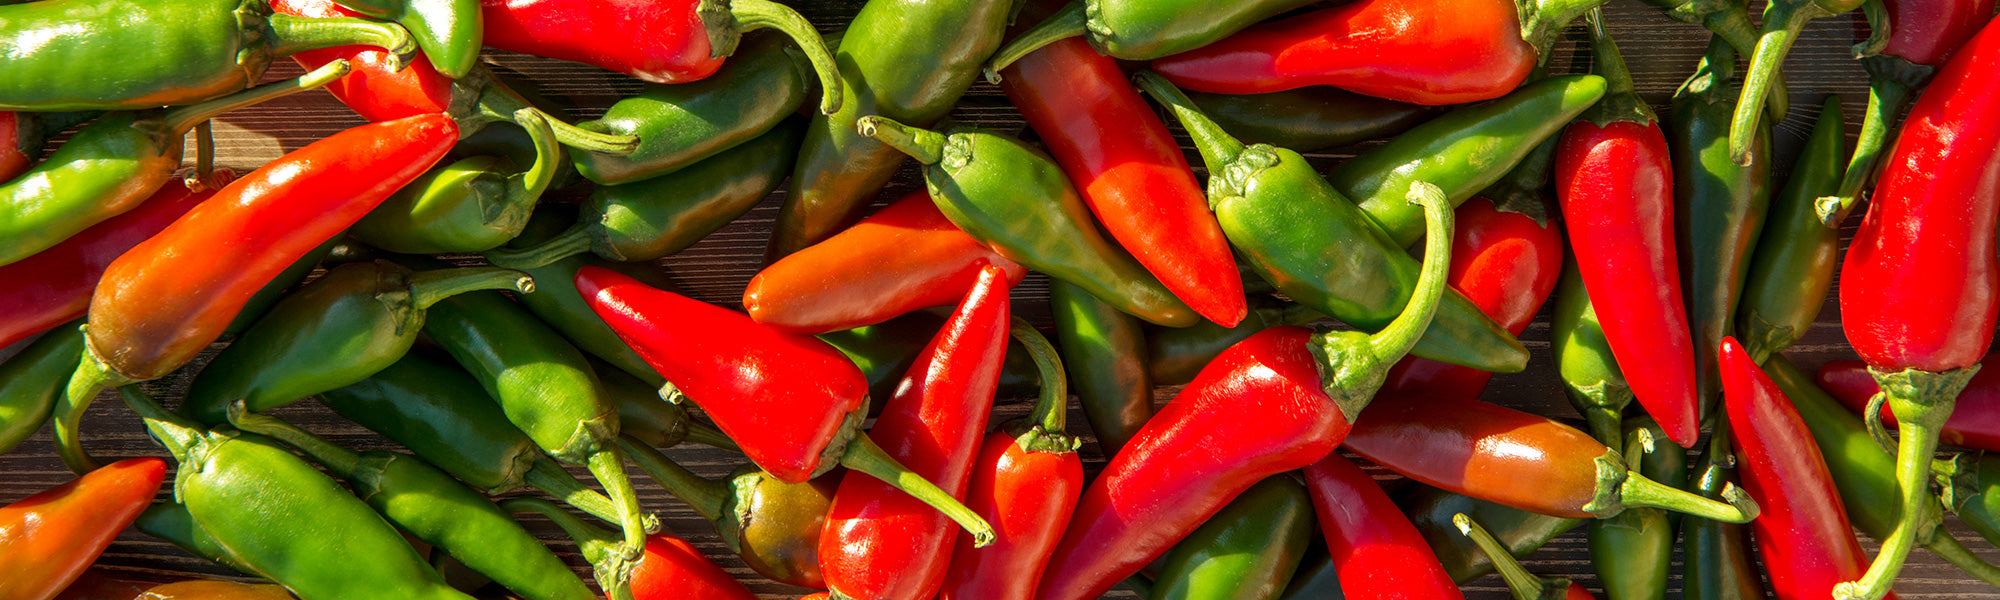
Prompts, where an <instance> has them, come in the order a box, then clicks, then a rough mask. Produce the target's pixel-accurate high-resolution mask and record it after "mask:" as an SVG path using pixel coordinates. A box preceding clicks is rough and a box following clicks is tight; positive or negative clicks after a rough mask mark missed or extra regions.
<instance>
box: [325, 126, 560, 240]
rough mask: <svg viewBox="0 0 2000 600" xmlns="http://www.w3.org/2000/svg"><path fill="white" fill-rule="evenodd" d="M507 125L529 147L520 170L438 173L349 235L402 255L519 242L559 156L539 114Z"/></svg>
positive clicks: (477, 161) (470, 165) (483, 164)
mask: <svg viewBox="0 0 2000 600" xmlns="http://www.w3.org/2000/svg"><path fill="white" fill-rule="evenodd" d="M514 122H515V123H519V124H520V127H521V128H522V129H523V130H525V131H526V132H527V134H528V137H529V139H531V140H533V143H534V145H535V149H536V152H535V154H534V156H535V158H534V162H533V163H531V164H529V166H528V168H527V169H526V170H517V169H519V168H520V167H518V166H517V163H515V162H514V160H513V159H510V158H508V157H504V156H490V155H489V156H473V157H470V158H464V159H460V160H457V161H454V162H452V163H450V164H445V165H439V166H438V167H435V168H433V169H431V171H430V172H429V173H425V174H424V175H423V176H421V177H418V178H417V179H416V181H412V182H410V184H409V185H407V186H404V187H403V189H401V190H397V191H396V193H395V194H394V195H391V196H389V199H387V200H384V201H382V204H381V205H380V206H377V207H376V208H375V210H372V211H369V212H368V215H367V216H365V217H362V218H361V220H360V221H358V222H355V224H354V228H353V229H350V230H348V235H351V236H353V237H354V239H357V240H361V241H362V242H365V243H367V244H368V245H370V246H374V247H377V248H381V249H383V250H388V251H390V252H403V253H409V254H444V253H451V252H479V251H483V250H490V249H493V248H497V247H499V246H500V245H501V244H505V243H507V241H508V240H512V239H514V237H515V236H518V235H520V234H521V229H522V228H523V227H526V226H527V224H528V217H529V215H531V214H533V213H534V211H535V204H536V203H538V202H540V201H541V199H542V193H543V192H546V191H548V189H549V186H550V184H552V183H554V182H555V179H556V175H557V174H558V173H559V172H560V171H561V169H562V161H563V150H562V146H561V145H560V144H557V143H556V140H555V137H554V136H555V132H554V131H553V130H551V129H550V128H549V121H548V118H547V117H544V116H543V113H540V112H537V111H534V110H530V109H522V110H521V111H519V112H516V113H514Z"/></svg>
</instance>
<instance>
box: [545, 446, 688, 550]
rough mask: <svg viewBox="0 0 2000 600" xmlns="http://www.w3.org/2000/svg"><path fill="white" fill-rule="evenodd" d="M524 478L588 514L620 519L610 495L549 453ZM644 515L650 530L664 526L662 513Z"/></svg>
mask: <svg viewBox="0 0 2000 600" xmlns="http://www.w3.org/2000/svg"><path fill="white" fill-rule="evenodd" d="M524 479H525V482H526V483H527V484H528V487H532V488H535V489H538V490H541V491H543V492H547V493H548V494H549V495H551V496H555V497H557V498H561V499H562V501H563V503H564V504H568V505H570V506H574V507H576V509H577V510H581V511H583V512H584V513H585V514H588V515H590V516H593V517H597V518H599V519H602V520H603V521H604V522H606V523H618V522H620V515H621V514H622V513H620V512H619V511H618V508H617V505H616V504H614V503H613V502H612V501H611V499H610V498H606V497H605V496H604V494H599V493H597V492H596V491H593V490H591V489H590V488H586V487H583V482H581V481H577V479H576V476H575V475H571V474H569V471H567V470H564V469H563V468H562V465H559V464H556V461H555V459H553V458H549V457H548V456H547V455H543V456H541V457H540V458H538V459H536V460H535V462H534V464H533V465H530V466H529V467H528V473H527V475H526V476H525V478H524ZM642 518H643V519H644V522H645V525H646V531H647V532H653V531H659V530H660V521H659V519H658V517H655V516H653V515H650V514H648V515H644V516H643V517H642Z"/></svg>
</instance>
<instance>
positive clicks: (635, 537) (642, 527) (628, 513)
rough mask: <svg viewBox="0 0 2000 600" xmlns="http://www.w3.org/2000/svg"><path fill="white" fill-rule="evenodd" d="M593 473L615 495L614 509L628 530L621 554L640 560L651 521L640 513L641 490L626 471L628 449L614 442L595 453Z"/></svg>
mask: <svg viewBox="0 0 2000 600" xmlns="http://www.w3.org/2000/svg"><path fill="white" fill-rule="evenodd" d="M588 467H589V468H590V474H591V475H592V476H595V477H596V478H597V483H598V484H599V485H602V486H604V493H605V495H607V496H610V497H611V506H612V510H613V511H615V512H614V514H615V515H616V516H617V517H618V520H617V521H615V522H616V523H618V527H619V529H623V530H624V531H625V545H624V546H623V547H621V548H619V554H620V555H621V556H623V557H624V558H625V559H626V560H638V558H639V554H640V553H641V552H644V551H645V550H646V531H647V528H648V527H647V524H646V519H645V517H644V516H643V515H640V514H639V494H638V492H636V491H634V490H633V489H632V479H631V478H630V477H627V476H626V475H625V453H624V452H620V451H618V447H617V446H610V447H606V448H603V449H600V450H598V451H597V452H594V453H591V455H590V460H589V465H588Z"/></svg>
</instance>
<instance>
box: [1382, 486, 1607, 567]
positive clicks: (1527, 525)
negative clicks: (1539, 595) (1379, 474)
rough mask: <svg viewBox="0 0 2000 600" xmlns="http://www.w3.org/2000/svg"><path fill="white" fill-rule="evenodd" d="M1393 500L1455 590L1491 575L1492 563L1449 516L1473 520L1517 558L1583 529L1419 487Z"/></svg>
mask: <svg viewBox="0 0 2000 600" xmlns="http://www.w3.org/2000/svg"><path fill="white" fill-rule="evenodd" d="M1392 497H1394V498H1395V499H1396V505H1397V506H1400V507H1402V508H1403V514H1405V515H1408V516H1409V517H1410V524H1412V525H1415V526H1417V531H1418V532H1421V533H1423V535H1424V541H1425V542H1428V543H1430V546H1431V551H1432V552H1436V553H1437V556H1438V562H1440V563H1443V564H1444V570H1445V572H1446V573H1450V574H1451V579H1452V581H1456V582H1458V583H1460V584H1464V583H1468V582H1470V581H1472V580H1474V579H1478V578H1480V577H1483V576H1485V575H1486V574H1487V573H1492V572H1493V568H1494V567H1493V560H1492V559H1491V558H1489V557H1488V556H1486V553H1485V552H1483V551H1481V550H1480V549H1479V547H1478V546H1477V545H1474V544H1473V543H1472V541H1471V540H1468V539H1465V536H1464V535H1461V534H1459V532H1458V528H1457V526H1455V525H1453V524H1452V522H1451V518H1452V515H1456V514H1458V513H1465V514H1468V515H1472V516H1473V517H1474V518H1477V519H1479V521H1480V522H1481V523H1485V524H1486V525H1487V526H1488V527H1491V528H1493V531H1494V536H1495V537H1497V538H1499V539H1500V540H1501V543H1502V544H1504V545H1505V546H1506V547H1507V549H1508V551H1509V552H1511V553H1512V554H1513V555H1514V556H1517V557H1518V556H1527V555H1528V554H1530V553H1532V552H1534V551H1535V550H1537V549H1540V548H1541V547H1542V545H1543V544H1547V543H1548V542H1549V540H1552V539H1555V537H1556V536H1558V535H1562V534H1563V533H1564V532H1567V531H1569V530H1571V529H1575V528H1576V527H1577V526H1578V525H1582V524H1583V523H1584V520H1583V519H1566V518H1562V517H1552V516H1549V515H1543V514H1536V513H1531V512H1528V511H1525V510H1521V509H1518V508H1513V507H1509V506H1505V505H1501V504H1496V503H1492V502H1487V501H1485V500H1480V499H1477V498H1473V497H1471V496H1466V495H1464V494H1454V493H1452V492H1447V491H1444V490H1441V489H1438V488H1434V487H1431V486H1428V485H1423V484H1421V483H1411V484H1410V485H1407V486H1404V488H1403V489H1402V490H1399V491H1398V492H1397V493H1396V494H1394V495H1393V496H1392Z"/></svg>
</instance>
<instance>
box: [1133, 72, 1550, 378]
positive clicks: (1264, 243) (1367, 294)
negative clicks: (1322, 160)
mask: <svg viewBox="0 0 2000 600" xmlns="http://www.w3.org/2000/svg"><path fill="white" fill-rule="evenodd" d="M1137 79H1138V82H1139V86H1140V87H1141V88H1142V89H1145V90H1146V91H1147V92H1148V93H1151V94H1152V95H1153V97H1154V99H1156V100H1160V101H1161V102H1162V103H1164V104H1167V105H1168V106H1169V107H1171V108H1172V109H1173V111H1174V114H1175V116H1176V117H1177V118H1179V119H1180V122H1181V125H1182V126H1183V127H1185V128H1186V129H1188V131H1189V132H1190V134H1191V135H1193V136H1194V140H1195V146H1196V148H1198V149H1199V150H1200V151H1201V153H1202V162H1204V163H1207V165H1208V171H1209V173H1220V174H1222V177H1220V178H1215V177H1211V178H1210V180H1209V188H1208V189H1209V202H1210V204H1209V205H1210V206H1211V207H1213V208H1214V210H1215V213H1216V216H1217V218H1218V219H1219V220H1220V222H1221V223H1222V231H1223V233H1225V234H1227V235H1229V240H1230V243H1231V244H1232V245H1234V246H1235V247H1236V250H1237V252H1239V253H1241V255H1242V256H1243V257H1244V260H1245V262H1248V263H1250V265H1251V266H1252V267H1253V268H1254V269H1256V270H1257V272H1259V273H1261V274H1262V275H1263V278H1264V279H1265V280H1267V281H1270V282H1271V283H1272V284H1273V285H1275V286H1276V287H1277V288H1278V289H1279V290H1280V291H1283V292H1284V294H1285V295H1286V296H1287V297H1290V298H1291V299H1292V300H1294V301H1296V302H1299V303H1300V304H1304V305H1306V306H1307V307H1309V308H1311V309H1313V310H1316V311H1319V312H1321V313H1324V314H1327V315H1330V316H1332V317H1333V318H1336V319H1340V320H1341V321H1342V322H1344V323H1347V324H1349V325H1353V326H1355V327H1357V328H1360V329H1363V330H1369V329H1379V328H1381V327H1383V326H1385V325H1387V324H1388V323H1389V322H1390V321H1391V320H1392V319H1394V318H1396V314H1397V311H1401V310H1403V308H1402V307H1403V304H1404V303H1405V302H1408V301H1409V299H1410V298H1412V297H1413V295H1412V293H1411V291H1412V290H1413V289H1414V282H1415V281H1416V278H1415V275H1416V271H1417V261H1416V260H1415V259H1412V258H1410V256H1409V254H1408V253H1406V252H1405V251H1404V250H1403V248H1402V247H1400V246H1395V245H1393V244H1391V243H1389V242H1388V238H1387V236H1386V235H1384V232H1383V230H1382V228H1381V227H1379V226H1378V225H1377V224H1376V222H1374V221H1371V220H1370V219H1369V218H1368V216H1367V215H1366V214H1365V213H1363V212H1361V210H1360V209H1358V208H1356V207H1355V205H1354V204H1353V203H1352V202H1350V201H1348V199H1347V197H1345V196H1343V195H1342V194H1341V193H1340V192H1339V191H1337V190H1335V189H1334V188H1333V186H1330V185H1328V184H1327V180H1325V179H1322V178H1320V176H1319V173H1318V172H1317V171H1316V170H1315V169H1314V168H1313V167H1312V165H1310V164H1309V163H1307V162H1306V160H1305V157H1303V156H1300V155H1299V154H1298V153H1297V152H1293V151H1290V150H1284V149H1281V148H1273V147H1270V146H1261V145H1260V146H1250V147H1247V148H1246V147H1244V146H1243V144H1242V143H1241V142H1238V141H1236V140H1235V139H1234V138H1230V137H1229V136H1228V134H1226V133H1223V132H1222V131H1221V129H1220V128H1219V127H1216V126H1215V123H1214V122H1213V121H1210V120H1209V119H1208V118H1207V117H1205V116H1203V115H1202V114H1201V113H1199V112H1196V111H1195V110H1194V109H1193V107H1192V106H1190V105H1189V103H1188V101H1187V99H1186V97H1185V96H1184V95H1182V94H1181V93H1180V92H1179V90H1176V89H1174V87H1173V85H1172V84H1169V83H1167V82H1166V80H1163V79H1160V78H1159V77H1158V76H1156V75H1152V74H1148V73H1141V74H1139V75H1138V76H1137ZM1404 185H1406V186H1409V185H1411V184H1408V183H1406V184H1404ZM1426 185H1428V184H1426ZM1433 187H1435V186H1433ZM1411 239H1413V240H1414V239H1416V238H1415V237H1414V236H1413V237H1412V238H1411ZM1446 242H1447V243H1448V242H1449V240H1446ZM1412 354H1415V355H1417V356H1421V357H1424V358H1429V359H1432V360H1441V361H1444V362H1449V363H1453V364H1460V365H1465V366H1470V367H1474V368H1478V369H1485V370H1489V371H1502V372H1514V371H1520V370H1521V369H1522V368H1524V367H1525V366H1526V365H1527V351H1526V350H1525V349H1523V348H1522V347H1521V345H1520V341H1518V340H1515V339H1514V336H1512V335H1509V334H1508V333H1507V331H1506V330H1505V329H1501V328H1500V326H1499V325H1497V324H1495V323H1493V320H1492V319H1490V318H1488V317H1487V316H1486V315H1485V313H1482V312H1479V308H1478V306H1476V305H1474V304H1472V302H1471V301H1469V300H1466V299H1465V297H1464V296H1463V295H1461V294H1458V293H1457V292H1453V291H1450V290H1449V289H1447V290H1446V292H1445V295H1444V300H1443V302H1442V304H1441V305H1440V307H1439V309H1438V314H1437V319H1436V322H1434V323H1432V324H1431V325H1430V326H1429V327H1428V328H1426V329H1425V330H1424V335H1423V339H1421V340H1419V341H1418V342H1417V346H1416V350H1413V351H1412Z"/></svg>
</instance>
